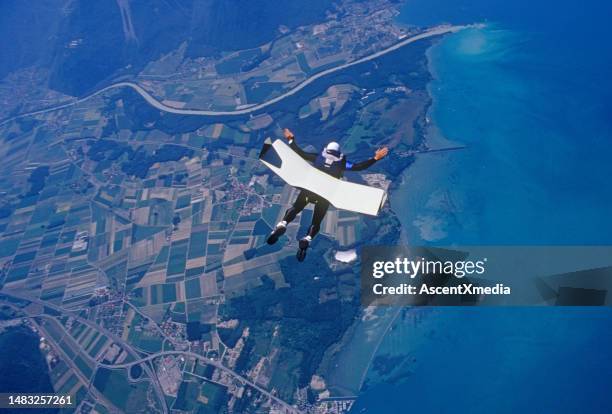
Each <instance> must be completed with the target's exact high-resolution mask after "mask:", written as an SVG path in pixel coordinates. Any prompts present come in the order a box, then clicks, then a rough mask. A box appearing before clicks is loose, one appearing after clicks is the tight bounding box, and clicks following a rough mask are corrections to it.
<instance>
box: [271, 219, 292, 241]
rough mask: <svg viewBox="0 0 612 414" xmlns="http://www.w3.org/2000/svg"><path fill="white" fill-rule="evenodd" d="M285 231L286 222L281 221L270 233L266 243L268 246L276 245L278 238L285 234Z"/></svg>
mask: <svg viewBox="0 0 612 414" xmlns="http://www.w3.org/2000/svg"><path fill="white" fill-rule="evenodd" d="M286 231H287V222H286V221H285V220H283V221H281V222H280V223H278V224H277V225H276V227H274V230H272V233H270V235H269V236H268V239H267V240H266V242H267V243H268V244H274V243H276V242H277V241H278V239H279V238H280V236H282V235H283V234H285V232H286Z"/></svg>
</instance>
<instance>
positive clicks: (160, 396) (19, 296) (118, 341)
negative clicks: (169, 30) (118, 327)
mask: <svg viewBox="0 0 612 414" xmlns="http://www.w3.org/2000/svg"><path fill="white" fill-rule="evenodd" d="M1 293H2V294H3V295H6V296H11V297H13V298H16V299H21V300H27V301H29V302H32V303H36V304H39V305H42V306H46V307H48V308H50V309H53V310H54V311H56V312H59V313H60V314H62V315H66V316H70V317H72V318H74V320H76V321H78V322H80V323H82V324H84V325H87V326H89V327H90V328H93V329H95V330H97V331H98V332H100V333H102V334H104V335H106V336H107V337H109V338H110V339H111V340H112V341H113V342H115V343H116V344H119V345H121V347H122V348H123V349H125V351H126V352H127V353H129V354H130V355H131V356H132V357H133V358H134V359H140V358H141V355H140V354H139V353H138V352H136V351H135V350H134V348H132V346H131V345H130V344H128V343H127V342H126V341H124V340H123V339H121V338H119V337H118V336H117V335H115V334H113V333H112V332H110V331H108V330H107V329H106V328H104V327H102V326H100V325H98V324H96V323H94V322H92V321H90V320H89V319H85V318H82V317H81V316H79V315H78V314H77V313H76V312H72V311H68V310H66V309H64V308H62V307H60V306H57V305H55V304H53V303H51V302H47V301H44V300H40V299H38V298H35V297H32V296H29V295H25V294H20V293H17V292H12V291H11V292H7V291H4V290H2V291H1ZM98 365H100V364H98ZM143 369H144V371H145V372H146V373H147V375H148V376H149V378H151V383H152V385H153V389H154V390H155V393H156V394H157V398H158V400H159V403H160V405H161V408H162V410H163V412H164V414H167V413H168V407H167V406H166V400H165V397H164V393H163V391H162V389H161V385H160V384H159V380H158V378H157V375H156V374H155V372H154V371H153V370H152V369H151V367H150V366H149V365H147V364H143Z"/></svg>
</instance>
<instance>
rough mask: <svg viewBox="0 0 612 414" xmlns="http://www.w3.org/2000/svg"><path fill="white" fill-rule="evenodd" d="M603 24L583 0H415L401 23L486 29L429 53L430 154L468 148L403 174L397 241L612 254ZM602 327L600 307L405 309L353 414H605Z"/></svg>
mask: <svg viewBox="0 0 612 414" xmlns="http://www.w3.org/2000/svg"><path fill="white" fill-rule="evenodd" d="M610 16H612V4H610V3H606V2H601V1H592V0H586V1H583V2H580V3H576V2H569V1H564V0H558V1H548V0H547V1H539V0H535V1H525V0H517V1H514V2H506V1H504V2H502V1H497V0H488V1H483V0H408V2H407V4H406V5H405V6H404V9H403V11H402V13H401V15H400V16H399V19H400V20H401V21H402V22H403V23H407V24H417V25H432V24H436V23H442V22H449V23H454V24H457V23H475V22H482V23H485V26H484V27H478V28H472V29H468V30H464V31H461V32H459V33H457V34H453V35H449V36H446V37H444V38H443V39H442V40H441V41H439V42H438V43H437V44H436V45H435V46H433V47H432V48H431V49H430V51H429V61H430V69H431V71H432V73H433V75H434V80H433V81H432V82H431V84H430V93H431V95H432V97H433V100H434V102H433V104H432V107H431V108H430V112H429V120H430V123H429V130H428V132H427V135H428V142H429V145H430V146H431V147H432V148H443V147H445V146H456V145H465V147H466V148H465V149H462V150H457V151H452V152H445V153H432V154H423V155H420V156H419V158H418V159H417V161H416V162H415V164H414V165H413V166H411V167H410V168H409V169H408V170H407V171H406V173H405V175H404V177H403V178H404V180H403V184H402V185H401V188H400V189H398V190H397V191H396V192H395V193H394V194H392V195H391V205H392V207H394V206H395V207H396V211H401V212H402V215H401V216H400V220H401V222H402V224H403V227H404V229H405V234H404V238H405V242H407V243H411V244H439V245H447V246H448V245H462V244H463V245H466V244H473V245H475V244H481V245H500V244H506V245H543V244H562V245H596V244H611V243H612V219H611V218H612V215H611V214H610V213H611V211H612V184H611V183H610V180H611V179H612V162H611V158H612V80H611V79H610V75H611V74H612V45H611V44H610V42H609V40H610V39H612V35H611V33H610V31H611V29H610V27H611V26H610V25H609V22H608V20H609V17H610ZM397 206H402V208H401V209H399V208H397ZM411 312H414V313H415V315H416V316H415V315H412V314H411ZM611 326H612V310H611V309H606V308H597V309H587V308H578V309H577V308H506V309H492V308H488V309H483V308H475V309H457V308H452V309H435V310H427V311H424V310H416V311H410V312H408V313H407V314H406V315H403V317H398V318H397V319H396V321H395V323H394V325H393V327H392V329H390V331H389V332H388V333H387V335H386V336H385V337H384V338H383V339H382V341H381V343H380V346H379V347H378V350H377V352H376V354H375V355H374V357H373V361H377V358H378V361H379V362H380V361H383V362H384V361H385V360H386V361H387V362H390V363H387V364H386V365H385V364H384V363H382V364H378V366H377V365H376V364H375V363H373V364H372V365H371V367H370V370H369V372H368V375H367V379H366V383H365V384H366V385H365V387H364V390H363V391H362V393H361V394H360V397H359V399H358V401H357V403H356V404H355V406H354V409H353V411H354V412H368V413H406V412H410V411H416V412H426V413H429V412H435V413H451V412H452V413H456V412H469V413H491V412H495V413H510V412H513V413H514V412H537V413H542V412H556V413H575V412H612V395H611V394H610V393H609V389H610V387H611V386H612V379H611V378H610V375H609V373H610V372H612V357H611V356H612V355H611V353H612V351H611V350H612V329H610V327H611ZM381 367H382V368H381Z"/></svg>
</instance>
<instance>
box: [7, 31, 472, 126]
mask: <svg viewBox="0 0 612 414" xmlns="http://www.w3.org/2000/svg"><path fill="white" fill-rule="evenodd" d="M466 27H468V26H450V25H448V26H437V27H434V28H432V29H429V30H426V31H424V32H422V33H419V34H418V35H415V36H411V37H408V38H406V39H404V40H401V41H399V42H398V43H395V44H394V45H391V46H389V47H387V48H385V49H383V50H380V51H378V52H375V53H372V54H370V55H368V56H364V57H362V58H360V59H357V60H354V61H352V62H348V63H345V64H342V65H339V66H335V67H333V68H329V69H326V70H324V71H321V72H318V73H316V74H314V75H312V76H311V77H309V78H306V79H304V80H303V81H302V82H301V83H299V84H297V85H296V86H294V87H293V88H292V89H290V90H288V91H287V92H285V93H283V94H282V95H279V96H277V97H275V98H272V99H270V100H269V101H266V102H262V103H260V104H255V105H253V106H250V107H248V108H243V109H236V110H232V111H211V110H203V109H179V108H173V107H171V106H168V105H165V104H163V103H162V102H160V101H159V100H158V99H157V98H155V97H154V96H153V95H151V94H150V93H149V92H147V91H146V90H145V89H144V88H143V87H142V86H140V85H138V84H137V83H134V82H117V83H113V84H112V85H109V86H106V87H104V88H102V89H99V90H98V91H96V92H94V93H92V94H90V95H87V96H84V97H82V98H79V99H76V100H73V101H70V102H67V103H65V104H61V105H57V106H53V107H50V108H46V109H40V110H38V111H32V112H26V113H23V114H19V115H15V116H13V117H10V118H7V119H5V120H3V121H2V122H0V126H2V125H4V124H6V123H8V122H11V121H14V120H15V119H18V118H24V117H27V116H32V115H40V114H44V113H48V112H54V111H58V110H60V109H65V108H69V107H71V106H74V105H78V104H79V103H81V102H85V101H87V100H89V99H91V98H93V97H96V96H98V95H101V94H103V93H105V92H108V91H110V90H112V89H117V88H132V89H133V90H134V91H136V92H138V93H139V94H140V96H142V97H143V98H144V100H145V101H147V103H148V104H149V105H151V106H153V107H155V108H157V109H159V110H160V111H164V112H168V113H172V114H177V115H199V116H231V115H247V114H250V113H253V112H257V111H260V110H262V109H264V108H266V107H268V106H270V105H273V104H275V103H277V102H280V101H282V100H283V99H285V98H288V97H289V96H293V95H295V94H296V93H298V92H299V91H301V90H302V89H304V88H305V87H306V86H308V85H310V84H311V83H313V82H314V81H316V80H317V79H320V78H322V77H324V76H327V75H330V74H332V73H335V72H338V71H341V70H344V69H347V68H350V67H351V66H355V65H359V64H361V63H364V62H368V61H370V60H374V59H377V58H379V57H381V56H384V55H386V54H387V53H390V52H393V51H394V50H397V49H400V48H402V47H404V46H406V45H409V44H411V43H414V42H416V41H418V40H421V39H426V38H429V37H433V36H439V35H443V34H446V33H454V32H458V31H459V30H463V29H465V28H466Z"/></svg>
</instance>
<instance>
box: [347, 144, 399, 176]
mask: <svg viewBox="0 0 612 414" xmlns="http://www.w3.org/2000/svg"><path fill="white" fill-rule="evenodd" d="M388 153H389V149H388V148H387V147H383V148H379V149H377V150H376V152H375V153H374V156H373V157H372V158H370V159H368V160H365V161H361V162H357V163H355V164H353V163H352V162H350V161H347V162H346V169H347V170H349V171H361V170H365V169H366V168H368V167H371V166H372V165H374V163H375V162H376V161H378V160H380V159H383V158H384V157H386V156H387V154H388Z"/></svg>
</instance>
